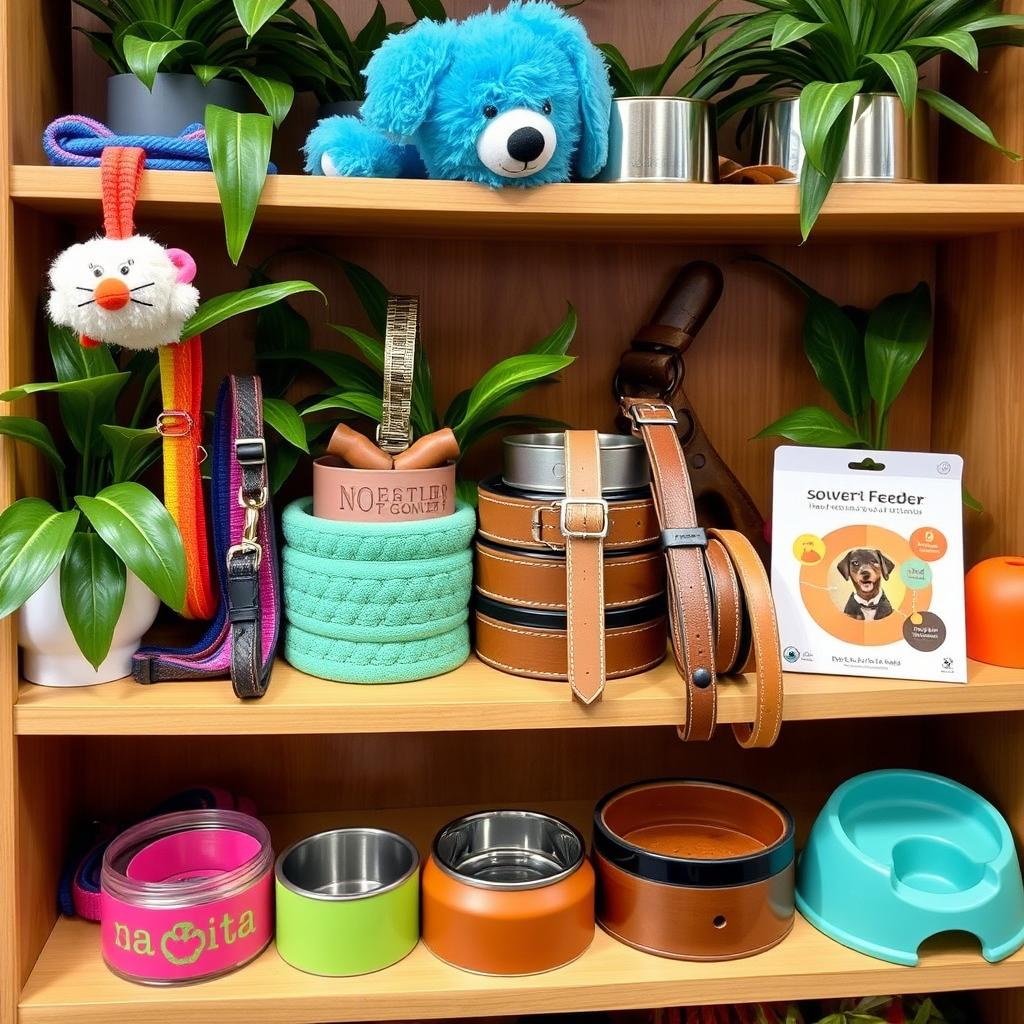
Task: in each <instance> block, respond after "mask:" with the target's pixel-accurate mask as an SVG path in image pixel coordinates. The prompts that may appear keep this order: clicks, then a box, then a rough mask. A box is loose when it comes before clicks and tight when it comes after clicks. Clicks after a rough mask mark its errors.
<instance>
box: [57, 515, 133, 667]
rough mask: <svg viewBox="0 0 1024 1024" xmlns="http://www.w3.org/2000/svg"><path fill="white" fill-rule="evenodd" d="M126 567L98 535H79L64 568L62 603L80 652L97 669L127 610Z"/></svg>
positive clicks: (72, 539) (67, 554)
mask: <svg viewBox="0 0 1024 1024" xmlns="http://www.w3.org/2000/svg"><path fill="white" fill-rule="evenodd" d="M125 579H126V574H125V568H124V563H123V562H122V561H121V559H120V558H118V557H117V555H115V554H114V552H113V551H111V550H110V548H109V547H107V545H106V543H104V541H103V540H102V539H101V538H99V537H98V536H97V535H96V534H95V533H75V534H72V536H71V543H70V544H69V545H68V549H67V551H65V552H64V558H63V560H62V561H61V565H60V603H61V605H62V606H63V608H64V616H65V618H66V619H67V620H68V625H69V626H70V627H71V633H72V635H73V636H74V638H75V643H77V644H78V649H79V650H80V651H81V652H82V654H84V655H85V659H86V661H88V662H89V664H90V665H92V667H93V668H99V667H100V664H101V663H102V661H103V659H104V658H106V656H107V655H108V654H109V653H110V642H111V640H112V639H113V637H114V628H115V627H116V626H117V620H118V619H119V618H120V616H121V609H122V608H123V607H124V592H125Z"/></svg>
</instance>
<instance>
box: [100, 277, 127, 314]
mask: <svg viewBox="0 0 1024 1024" xmlns="http://www.w3.org/2000/svg"><path fill="white" fill-rule="evenodd" d="M93 296H94V298H95V299H96V305H97V306H102V307H103V308H104V309H109V310H115V309H124V307H125V306H127V305H128V301H129V300H130V299H131V297H132V296H131V293H130V292H129V291H128V285H126V284H125V283H124V281H121V280H119V279H118V278H116V277H105V278H103V280H102V281H100V283H99V284H98V285H96V290H95V291H94V292H93Z"/></svg>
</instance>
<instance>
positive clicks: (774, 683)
mask: <svg viewBox="0 0 1024 1024" xmlns="http://www.w3.org/2000/svg"><path fill="white" fill-rule="evenodd" d="M709 533H710V535H711V537H713V538H714V539H715V540H716V541H720V542H721V543H722V545H723V546H724V548H725V549H726V551H727V552H728V555H729V558H730V560H731V562H732V565H733V566H734V567H735V570H736V575H737V576H738V578H739V581H740V585H741V587H742V591H743V601H744V603H745V605H746V610H747V619H748V622H749V624H750V657H751V661H752V662H753V664H752V665H751V666H750V668H752V670H753V672H754V673H755V676H756V679H757V709H756V711H755V714H754V723H753V725H743V724H735V725H733V727H732V729H733V733H734V735H735V736H736V739H737V740H738V741H739V744H740V746H742V747H748V748H751V747H770V746H771V745H772V744H773V743H774V742H775V741H776V740H777V739H778V738H779V730H780V729H781V727H782V705H783V689H782V658H781V657H780V655H779V626H778V621H777V620H776V617H775V603H774V602H773V601H772V594H771V587H770V585H769V583H768V576H767V575H766V574H765V571H764V566H763V565H762V564H761V559H760V558H759V557H758V554H757V552H756V551H755V550H754V547H753V545H751V543H750V541H748V540H747V538H746V537H744V536H743V534H742V533H738V532H737V531H735V530H710V531H709Z"/></svg>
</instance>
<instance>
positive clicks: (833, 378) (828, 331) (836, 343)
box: [804, 294, 868, 419]
mask: <svg viewBox="0 0 1024 1024" xmlns="http://www.w3.org/2000/svg"><path fill="white" fill-rule="evenodd" d="M804 352H805V353H806V354H807V359H808V361H809V362H810V364H811V367H812V368H813V370H814V375H815V376H816V377H817V378H818V381H819V382H820V383H821V385H822V387H824V388H825V390H826V391H828V393H829V394H830V395H831V396H832V397H833V398H834V399H835V401H836V405H838V406H839V408H840V409H842V410H843V412H845V413H846V415H847V416H852V417H854V419H856V418H857V417H859V416H861V415H862V414H863V412H864V409H865V407H866V405H867V390H868V389H867V369H866V367H865V364H864V339H863V337H862V335H861V332H860V331H858V330H857V327H856V325H855V324H854V323H853V321H852V320H851V319H850V318H849V317H848V316H847V315H846V314H845V313H844V312H843V311H842V310H841V309H840V308H839V307H838V306H837V305H836V304H835V303H834V302H833V301H832V300H831V299H826V298H825V297H824V296H821V295H817V294H814V295H811V296H809V297H808V301H807V317H806V319H805V320H804Z"/></svg>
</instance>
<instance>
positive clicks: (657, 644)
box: [476, 608, 665, 680]
mask: <svg viewBox="0 0 1024 1024" xmlns="http://www.w3.org/2000/svg"><path fill="white" fill-rule="evenodd" d="M652 616H653V617H652V618H650V619H648V620H647V621H645V622H637V623H633V624H630V625H624V626H613V625H610V626H607V627H606V629H605V634H604V643H605V674H606V676H607V677H608V678H609V679H618V678H620V677H622V676H631V675H635V674H636V673H637V672H644V671H646V670H647V669H651V668H654V666H655V665H658V664H660V663H661V662H662V661H663V660H664V658H665V615H664V608H661V609H660V610H657V611H654V612H652ZM476 654H477V657H478V658H479V659H480V660H481V661H483V662H486V663H487V664H488V665H491V666H492V667H494V668H497V669H501V671H502V672H511V673H512V674H513V675H517V676H528V677H530V678H531V679H552V680H555V679H563V680H564V679H568V677H569V652H568V644H567V640H566V631H565V630H564V629H557V628H554V629H548V628H545V627H542V626H534V625H527V624H520V623H516V622H507V621H504V620H502V619H498V618H495V617H493V616H491V615H488V614H486V613H485V612H484V611H483V610H481V609H478V610H477V613H476Z"/></svg>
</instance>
